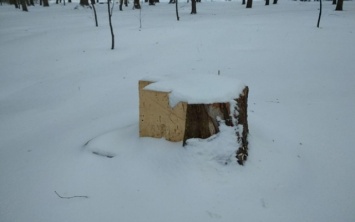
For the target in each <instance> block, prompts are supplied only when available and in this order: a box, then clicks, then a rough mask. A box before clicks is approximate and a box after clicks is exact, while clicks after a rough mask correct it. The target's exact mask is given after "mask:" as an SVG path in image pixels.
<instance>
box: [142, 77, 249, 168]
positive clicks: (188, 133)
mask: <svg viewBox="0 0 355 222" xmlns="http://www.w3.org/2000/svg"><path fill="white" fill-rule="evenodd" d="M150 83H152V82H150V81H142V80H141V81H140V82H139V97H140V98H139V113H140V120H139V134H140V136H141V137H155V138H161V137H164V138H165V139H167V140H169V141H174V142H177V141H183V146H185V145H186V144H187V140H188V139H190V138H202V139H205V138H208V137H210V136H212V135H214V134H216V133H218V132H219V125H220V124H226V125H227V126H230V127H233V128H234V129H235V133H236V140H237V141H238V144H239V147H237V148H236V154H235V155H236V158H237V162H238V163H239V164H240V165H243V164H244V162H245V161H246V160H247V157H248V133H249V127H248V114H247V109H248V94H249V88H248V87H247V86H246V87H245V88H244V89H243V90H242V92H240V94H239V95H236V98H235V99H234V100H232V101H230V102H221V103H212V104H188V103H186V102H180V103H178V104H177V105H176V106H175V107H173V108H172V107H171V106H170V105H169V92H161V91H153V90H145V89H144V87H145V86H147V85H149V84H150Z"/></svg>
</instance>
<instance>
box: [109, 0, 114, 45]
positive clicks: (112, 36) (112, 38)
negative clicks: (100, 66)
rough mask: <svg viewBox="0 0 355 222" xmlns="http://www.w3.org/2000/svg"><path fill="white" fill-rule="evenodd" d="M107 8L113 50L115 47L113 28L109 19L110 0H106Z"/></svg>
mask: <svg viewBox="0 0 355 222" xmlns="http://www.w3.org/2000/svg"><path fill="white" fill-rule="evenodd" d="M107 9H108V21H109V24H110V30H111V40H112V41H111V50H113V49H114V48H115V35H114V34H113V28H112V21H111V17H112V8H111V6H110V0H107Z"/></svg>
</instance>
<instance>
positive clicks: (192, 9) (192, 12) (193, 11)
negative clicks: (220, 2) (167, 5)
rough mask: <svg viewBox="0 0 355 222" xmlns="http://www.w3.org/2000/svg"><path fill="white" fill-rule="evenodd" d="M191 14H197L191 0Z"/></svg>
mask: <svg viewBox="0 0 355 222" xmlns="http://www.w3.org/2000/svg"><path fill="white" fill-rule="evenodd" d="M191 14H197V9H196V0H191Z"/></svg>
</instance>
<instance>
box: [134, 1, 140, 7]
mask: <svg viewBox="0 0 355 222" xmlns="http://www.w3.org/2000/svg"><path fill="white" fill-rule="evenodd" d="M133 7H134V8H135V9H141V4H140V3H139V0H134V2H133Z"/></svg>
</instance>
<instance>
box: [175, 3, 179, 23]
mask: <svg viewBox="0 0 355 222" xmlns="http://www.w3.org/2000/svg"><path fill="white" fill-rule="evenodd" d="M175 11H176V19H177V20H178V21H179V20H180V17H179V8H178V0H175Z"/></svg>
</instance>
